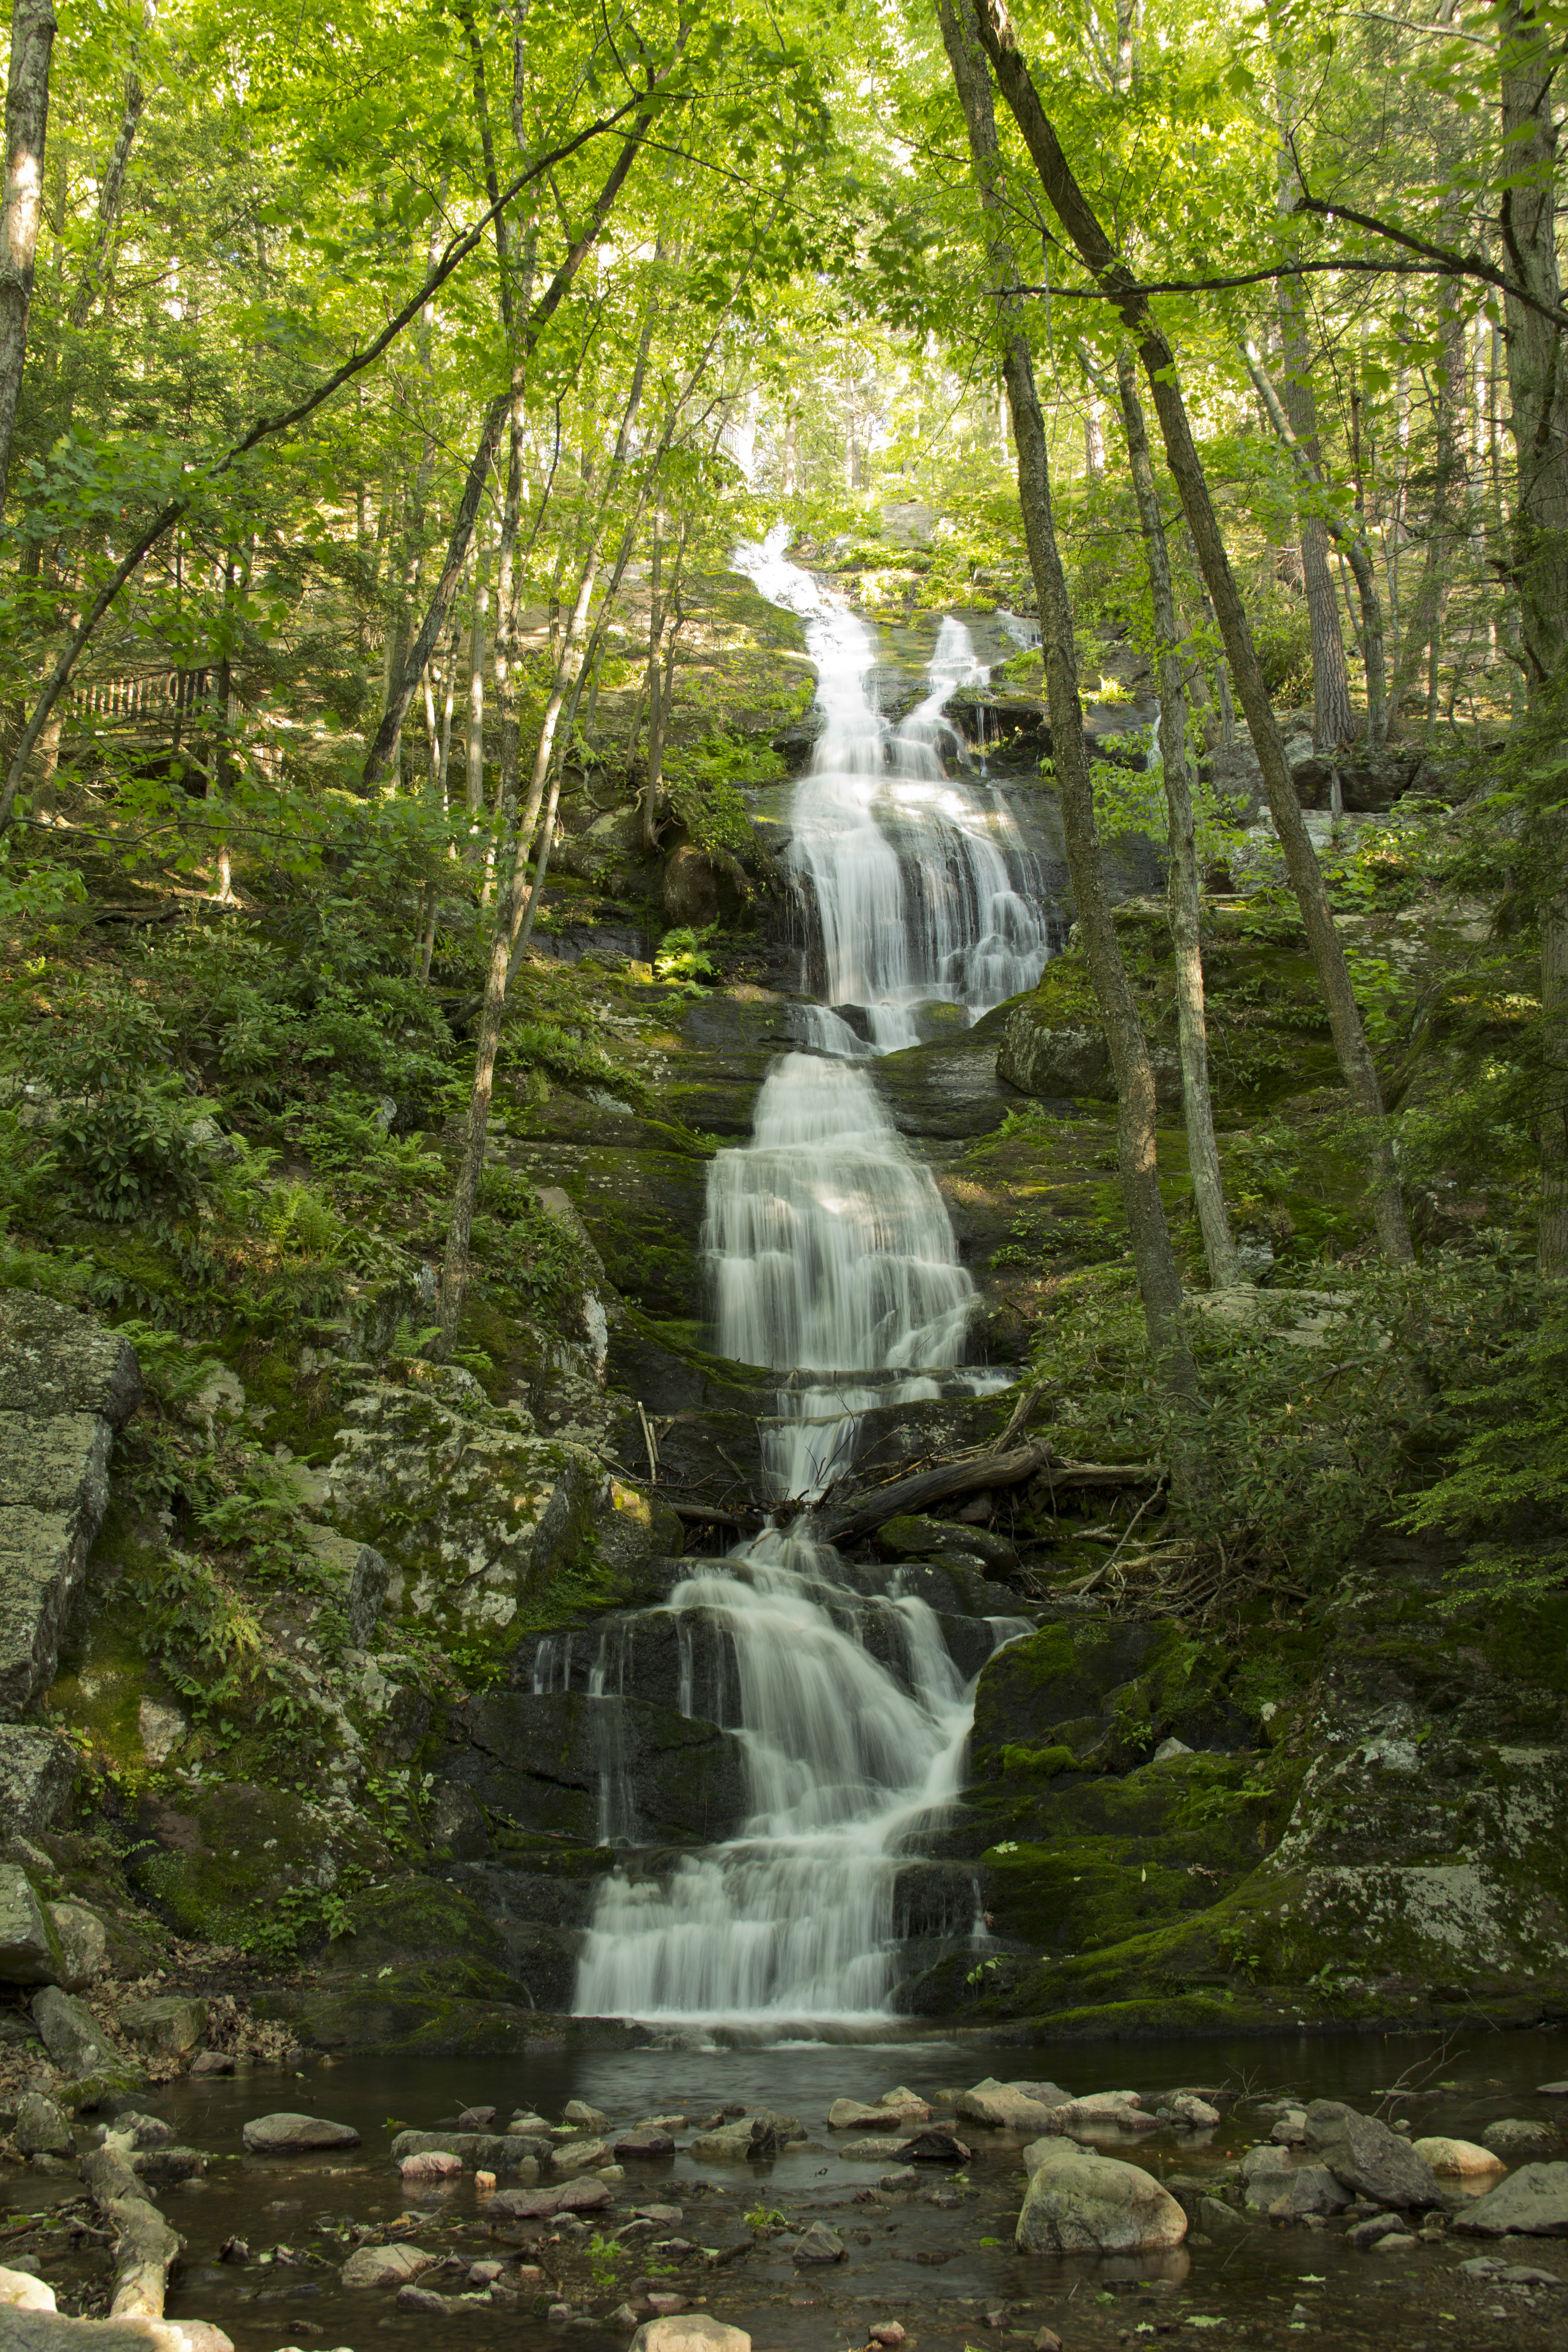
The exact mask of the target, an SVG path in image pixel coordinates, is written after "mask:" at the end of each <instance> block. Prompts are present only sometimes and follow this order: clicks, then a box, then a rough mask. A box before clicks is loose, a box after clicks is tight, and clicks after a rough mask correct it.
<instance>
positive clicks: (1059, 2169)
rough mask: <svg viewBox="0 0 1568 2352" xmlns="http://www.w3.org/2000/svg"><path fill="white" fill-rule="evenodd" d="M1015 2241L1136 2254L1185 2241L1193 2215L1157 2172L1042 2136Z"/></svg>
mask: <svg viewBox="0 0 1568 2352" xmlns="http://www.w3.org/2000/svg"><path fill="white" fill-rule="evenodd" d="M1027 2153H1028V2154H1029V2155H1032V2156H1034V2158H1035V2163H1034V2165H1033V2167H1032V2169H1031V2177H1030V2180H1029V2186H1028V2188H1027V2189H1026V2192H1025V2196H1024V2205H1023V2210H1022V2211H1021V2212H1020V2213H1019V2215H1018V2225H1017V2230H1016V2238H1015V2242H1016V2245H1017V2248H1018V2251H1019V2252H1020V2253H1024V2254H1057V2253H1061V2254H1081V2253H1102V2254H1138V2253H1153V2252H1163V2250H1164V2249H1166V2248H1168V2247H1171V2246H1179V2245H1180V2244H1181V2242H1182V2240H1183V2239H1184V2237H1185V2236H1186V2234H1187V2217H1186V2215H1185V2214H1184V2212H1183V2210H1182V2209H1181V2206H1180V2205H1179V2204H1178V2203H1177V2202H1176V2200H1175V2199H1174V2198H1173V2196H1171V2195H1170V2194H1169V2192H1168V2191H1167V2190H1166V2189H1162V2188H1161V2186H1160V2183H1159V2182H1158V2181H1157V2180H1156V2179H1154V2177H1153V2175H1152V2173H1149V2172H1145V2171H1144V2170H1143V2169H1142V2167H1141V2166H1139V2165H1136V2164H1123V2163H1122V2162H1121V2160H1120V2158H1116V2157H1113V2156H1099V2155H1097V2154H1096V2153H1095V2152H1094V2150H1093V2149H1091V2148H1085V2147H1072V2146H1070V2145H1068V2143H1066V2142H1064V2141H1062V2140H1060V2139H1047V2140H1044V2141H1037V2142H1036V2143H1035V2145H1034V2147H1033V2148H1031V2149H1030V2150H1029V2151H1028V2152H1027Z"/></svg>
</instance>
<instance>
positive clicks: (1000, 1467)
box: [817, 1438, 1163, 1544]
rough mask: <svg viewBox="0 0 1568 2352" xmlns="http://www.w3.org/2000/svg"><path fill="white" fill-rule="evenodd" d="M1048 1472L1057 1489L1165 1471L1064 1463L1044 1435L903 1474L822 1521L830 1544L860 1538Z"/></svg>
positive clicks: (1133, 1480)
mask: <svg viewBox="0 0 1568 2352" xmlns="http://www.w3.org/2000/svg"><path fill="white" fill-rule="evenodd" d="M1042 1472H1043V1473H1044V1474H1045V1475H1047V1477H1048V1478H1049V1480H1050V1482H1051V1485H1052V1486H1053V1488H1055V1487H1065V1486H1152V1485H1153V1483H1154V1482H1155V1480H1156V1479H1158V1478H1159V1477H1160V1476H1161V1475H1163V1474H1162V1473H1161V1471H1160V1469H1159V1468H1158V1466H1157V1465H1155V1464H1153V1463H1152V1462H1063V1461H1061V1460H1060V1459H1058V1456H1057V1455H1056V1454H1053V1453H1052V1451H1051V1449H1050V1447H1049V1446H1048V1445H1047V1444H1046V1442H1045V1440H1044V1439H1043V1438H1041V1439H1038V1440H1037V1441H1036V1443H1035V1444H1032V1445H1019V1446H1016V1447H1015V1448H1014V1449H1013V1451H1012V1452H1011V1453H1008V1454H972V1455H970V1457H969V1458H968V1459H967V1460H966V1461H963V1462H948V1463H944V1464H943V1465H942V1467H941V1468H940V1469H936V1470H921V1471H920V1472H918V1473H917V1474H916V1475H915V1476H914V1477H912V1478H897V1479H895V1480H894V1481H893V1483H892V1485H891V1486H877V1487H874V1488H873V1489H872V1491H871V1492H870V1493H869V1494H867V1495H860V1496H857V1497H856V1499H855V1500H854V1501H853V1502H850V1503H847V1504H844V1505H841V1506H840V1507H838V1508H837V1509H836V1510H829V1511H826V1512H825V1513H823V1515H822V1516H821V1517H820V1518H819V1520H818V1522H817V1531H818V1532H819V1533H820V1534H821V1535H822V1536H823V1538H825V1539H826V1541H827V1542H828V1543H835V1544H850V1543H858V1542H859V1540H860V1538H861V1537H862V1536H868V1535H870V1534H871V1533H872V1532H873V1531H874V1529H876V1528H879V1527H882V1526H884V1525H885V1524H886V1522H887V1521H888V1520H889V1519H897V1518H901V1517H903V1516H904V1514H905V1513H906V1512H913V1511H924V1510H929V1509H930V1507H931V1505H932V1504H933V1503H946V1502H951V1501H952V1498H953V1496H956V1495H978V1494H980V1493H982V1492H983V1491H984V1489H985V1488H986V1487H988V1486H1022V1485H1023V1484H1024V1481H1025V1480H1026V1478H1032V1477H1034V1476H1035V1475H1037V1473H1042Z"/></svg>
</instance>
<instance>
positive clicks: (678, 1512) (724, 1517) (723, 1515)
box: [658, 1495, 760, 1528]
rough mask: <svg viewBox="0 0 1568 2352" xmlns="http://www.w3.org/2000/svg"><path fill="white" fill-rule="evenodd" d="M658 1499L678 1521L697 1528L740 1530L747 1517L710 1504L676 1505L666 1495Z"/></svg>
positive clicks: (755, 1513) (752, 1514)
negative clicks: (686, 1522) (686, 1521)
mask: <svg viewBox="0 0 1568 2352" xmlns="http://www.w3.org/2000/svg"><path fill="white" fill-rule="evenodd" d="M658 1499H659V1501H660V1502H661V1503H668V1505H669V1507H670V1509H671V1510H672V1511H673V1512H674V1513H675V1516H676V1517H677V1518H678V1519H689V1520H690V1522H691V1524H692V1526H693V1527H698V1528H741V1527H743V1526H744V1525H745V1521H746V1517H747V1516H748V1515H747V1514H743V1513H742V1512H740V1511H720V1510H716V1509H715V1508H714V1507H713V1506H712V1504H710V1503H677V1502H675V1501H673V1500H672V1499H671V1497H670V1496H668V1495H661V1496H659V1498H658ZM749 1516H750V1517H752V1518H753V1519H754V1518H756V1517H759V1516H760V1514H759V1513H758V1512H756V1511H752V1512H751V1513H750V1514H749Z"/></svg>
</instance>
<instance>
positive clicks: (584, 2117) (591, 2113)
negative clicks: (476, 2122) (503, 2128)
mask: <svg viewBox="0 0 1568 2352" xmlns="http://www.w3.org/2000/svg"><path fill="white" fill-rule="evenodd" d="M492 2116H493V2110H492ZM561 2120H562V2122H563V2124H575V2125H577V2126H579V2128H580V2129H582V2130H583V2131H591V2132H606V2131H608V2130H609V2128H610V2118H609V2116H607V2115H605V2113H604V2112H603V2110H602V2109H601V2108H599V2107H591V2106H590V2105H588V2103H587V2101H586V2099H568V2100H567V2102H566V2105H564V2106H563V2108H562V2110H561Z"/></svg>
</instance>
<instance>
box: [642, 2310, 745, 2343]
mask: <svg viewBox="0 0 1568 2352" xmlns="http://www.w3.org/2000/svg"><path fill="white" fill-rule="evenodd" d="M631 2352H752V2339H751V2337H750V2336H748V2335H747V2333H746V2331H745V2329H744V2328H743V2327H730V2326H726V2325H725V2323H724V2321H723V2320H721V2319H714V2318H711V2317H710V2315H709V2314H708V2313H707V2312H705V2311H681V2312H665V2313H663V2314H662V2315H660V2317H658V2319H647V2320H645V2321H644V2322H643V2325H642V2326H640V2327H639V2328H638V2329H637V2334H636V2335H635V2336H633V2337H632V2344H631Z"/></svg>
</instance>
